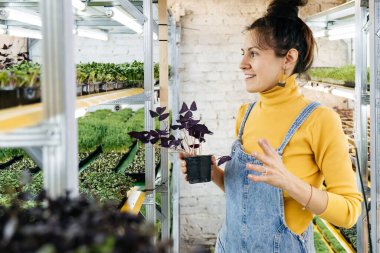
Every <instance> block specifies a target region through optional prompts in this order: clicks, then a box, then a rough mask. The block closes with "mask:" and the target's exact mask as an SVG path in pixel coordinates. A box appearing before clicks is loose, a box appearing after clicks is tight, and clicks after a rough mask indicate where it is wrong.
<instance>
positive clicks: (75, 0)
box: [71, 0, 86, 11]
mask: <svg viewBox="0 0 380 253" xmlns="http://www.w3.org/2000/svg"><path fill="white" fill-rule="evenodd" d="M71 4H72V5H73V7H74V8H75V9H77V10H79V11H84V10H85V9H86V4H85V3H83V2H82V1H81V0H72V1H71Z"/></svg>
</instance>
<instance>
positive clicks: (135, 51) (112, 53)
mask: <svg viewBox="0 0 380 253" xmlns="http://www.w3.org/2000/svg"><path fill="white" fill-rule="evenodd" d="M153 47H154V48H153V61H154V62H158V42H157V41H154V42H153ZM74 52H75V63H80V62H83V63H87V62H93V61H95V62H113V63H124V62H131V61H133V60H138V61H143V60H144V52H143V38H142V37H141V36H139V35H134V34H130V35H120V34H111V35H110V37H109V40H108V41H101V40H95V39H88V38H83V37H78V36H75V48H74ZM31 56H32V58H33V60H34V61H37V62H41V42H40V41H39V42H37V43H36V44H35V45H34V46H33V47H32V48H31Z"/></svg>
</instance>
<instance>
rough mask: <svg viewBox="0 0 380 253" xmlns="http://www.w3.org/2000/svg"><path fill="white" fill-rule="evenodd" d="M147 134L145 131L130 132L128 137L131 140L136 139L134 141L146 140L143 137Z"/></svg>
mask: <svg viewBox="0 0 380 253" xmlns="http://www.w3.org/2000/svg"><path fill="white" fill-rule="evenodd" d="M147 133H148V132H147V131H142V132H135V131H132V132H129V133H128V135H129V136H131V137H132V138H136V139H139V140H141V139H143V138H146V137H145V135H146V134H147Z"/></svg>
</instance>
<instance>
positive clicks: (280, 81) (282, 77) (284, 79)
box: [277, 70, 288, 87]
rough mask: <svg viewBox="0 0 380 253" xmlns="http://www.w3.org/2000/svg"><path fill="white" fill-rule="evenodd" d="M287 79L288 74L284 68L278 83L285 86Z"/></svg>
mask: <svg viewBox="0 0 380 253" xmlns="http://www.w3.org/2000/svg"><path fill="white" fill-rule="evenodd" d="M287 79H288V76H287V75H286V74H285V70H284V73H283V74H281V76H280V78H279V80H278V83H277V85H278V86H280V87H285V84H286V80H287Z"/></svg>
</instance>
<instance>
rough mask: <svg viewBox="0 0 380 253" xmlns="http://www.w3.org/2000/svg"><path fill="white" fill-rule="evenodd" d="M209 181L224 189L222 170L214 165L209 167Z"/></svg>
mask: <svg viewBox="0 0 380 253" xmlns="http://www.w3.org/2000/svg"><path fill="white" fill-rule="evenodd" d="M211 181H212V182H214V183H215V184H216V185H217V186H219V188H220V189H222V190H223V191H224V171H223V170H222V169H221V168H219V167H218V166H216V165H213V166H212V168H211Z"/></svg>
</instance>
